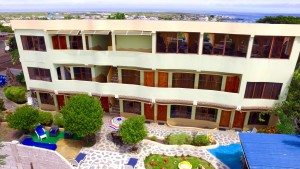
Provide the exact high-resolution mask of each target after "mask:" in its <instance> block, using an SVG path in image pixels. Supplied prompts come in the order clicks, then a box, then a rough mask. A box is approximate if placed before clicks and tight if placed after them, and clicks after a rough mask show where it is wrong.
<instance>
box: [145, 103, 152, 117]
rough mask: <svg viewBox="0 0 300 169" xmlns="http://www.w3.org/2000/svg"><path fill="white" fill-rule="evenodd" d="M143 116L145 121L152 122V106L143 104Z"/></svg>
mask: <svg viewBox="0 0 300 169" xmlns="http://www.w3.org/2000/svg"><path fill="white" fill-rule="evenodd" d="M144 114H145V117H146V119H148V120H154V105H151V104H149V103H145V104H144Z"/></svg>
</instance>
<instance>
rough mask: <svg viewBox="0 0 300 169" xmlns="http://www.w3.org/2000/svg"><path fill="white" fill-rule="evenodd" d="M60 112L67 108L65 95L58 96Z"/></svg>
mask: <svg viewBox="0 0 300 169" xmlns="http://www.w3.org/2000/svg"><path fill="white" fill-rule="evenodd" d="M56 99H57V104H58V110H61V108H62V107H64V106H65V96H64V95H56Z"/></svg>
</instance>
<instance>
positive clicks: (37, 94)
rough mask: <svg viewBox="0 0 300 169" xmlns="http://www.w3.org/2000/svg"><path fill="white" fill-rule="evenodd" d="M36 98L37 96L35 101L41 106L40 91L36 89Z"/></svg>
mask: <svg viewBox="0 0 300 169" xmlns="http://www.w3.org/2000/svg"><path fill="white" fill-rule="evenodd" d="M36 98H37V101H38V103H39V107H41V98H40V92H38V91H36Z"/></svg>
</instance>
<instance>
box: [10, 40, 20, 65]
mask: <svg viewBox="0 0 300 169" xmlns="http://www.w3.org/2000/svg"><path fill="white" fill-rule="evenodd" d="M8 46H9V51H8V52H9V53H10V55H11V61H12V63H13V64H16V63H19V62H20V55H19V51H18V46H17V42H16V38H15V37H9V38H8Z"/></svg>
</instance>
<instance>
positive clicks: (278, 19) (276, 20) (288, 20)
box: [256, 15, 300, 24]
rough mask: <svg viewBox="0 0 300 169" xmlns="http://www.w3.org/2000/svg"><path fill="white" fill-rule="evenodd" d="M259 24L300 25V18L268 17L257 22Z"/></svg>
mask: <svg viewBox="0 0 300 169" xmlns="http://www.w3.org/2000/svg"><path fill="white" fill-rule="evenodd" d="M256 22H257V23H270V24H300V17H294V16H282V15H279V16H266V17H264V18H261V19H259V20H257V21H256Z"/></svg>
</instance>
